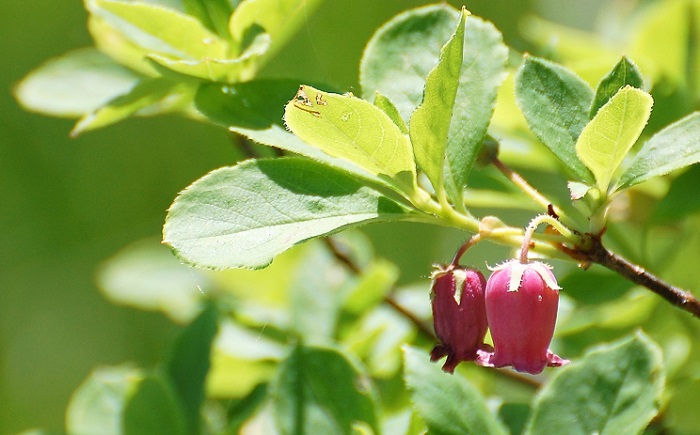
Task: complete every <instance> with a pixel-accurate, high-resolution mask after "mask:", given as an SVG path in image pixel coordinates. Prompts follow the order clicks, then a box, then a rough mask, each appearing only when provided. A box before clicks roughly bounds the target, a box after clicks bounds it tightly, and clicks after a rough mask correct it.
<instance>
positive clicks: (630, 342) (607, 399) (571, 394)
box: [525, 333, 664, 435]
mask: <svg viewBox="0 0 700 435" xmlns="http://www.w3.org/2000/svg"><path fill="white" fill-rule="evenodd" d="M663 387H664V370H663V358H662V355H661V350H660V349H659V348H658V346H657V345H656V344H655V343H654V342H653V341H651V340H650V339H649V338H647V337H646V336H645V335H644V334H642V333H638V334H637V335H635V336H634V337H631V338H628V339H625V340H621V341H618V342H616V343H613V344H610V345H605V346H601V347H599V348H597V349H595V350H593V351H591V352H590V353H588V354H587V355H586V356H585V357H584V358H583V360H581V361H580V362H578V363H574V364H571V365H570V366H568V367H564V368H563V369H560V370H559V371H558V372H557V373H556V374H555V375H554V376H553V377H552V380H551V382H549V383H548V384H546V385H545V386H544V387H543V388H542V390H540V393H539V395H538V396H537V398H536V399H535V403H534V407H533V412H532V415H531V416H530V421H529V424H528V427H527V430H526V432H525V433H526V434H528V435H536V434H553V433H566V434H572V435H576V434H581V435H583V434H591V433H598V434H601V435H606V434H611V435H612V434H619V433H626V434H635V433H640V432H641V431H642V430H643V429H644V428H645V427H646V426H647V424H648V423H649V421H650V420H651V419H652V418H653V417H654V416H655V415H656V413H657V412H658V410H659V402H660V401H661V394H662V393H663Z"/></svg>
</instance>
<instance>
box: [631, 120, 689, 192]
mask: <svg viewBox="0 0 700 435" xmlns="http://www.w3.org/2000/svg"><path fill="white" fill-rule="evenodd" d="M698 131H700V112H695V113H692V114H690V115H688V116H686V117H685V118H683V119H681V120H679V121H676V122H674V123H673V124H671V125H669V126H668V127H666V128H664V129H663V130H661V131H660V132H658V133H656V134H655V135H654V136H652V138H651V139H649V141H648V142H647V143H645V144H644V146H643V147H642V149H641V151H639V153H638V154H637V156H636V157H635V158H634V160H633V161H632V164H631V166H630V167H629V168H627V170H626V171H625V172H624V173H623V174H622V176H621V177H620V183H619V184H620V186H621V187H622V188H626V187H630V186H634V185H635V184H639V183H641V182H643V181H646V180H649V179H651V178H654V177H659V176H661V175H665V174H668V173H670V172H672V171H675V170H676V169H680V168H683V167H686V166H689V165H692V164H694V163H698V162H700V141H699V140H698Z"/></svg>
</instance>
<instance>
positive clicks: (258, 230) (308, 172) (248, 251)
mask: <svg viewBox="0 0 700 435" xmlns="http://www.w3.org/2000/svg"><path fill="white" fill-rule="evenodd" d="M406 213H407V210H406V209H405V208H404V207H402V206H400V205H398V204H397V203H395V202H393V201H392V200H390V199H388V198H386V197H384V196H383V195H381V194H380V193H378V192H377V191H375V190H373V189H372V188H369V187H367V186H363V185H362V184H361V183H360V182H358V181H357V180H356V179H355V178H354V177H351V176H349V175H347V174H345V173H344V172H342V171H340V170H337V169H333V168H330V167H327V166H325V165H322V164H319V163H316V162H314V161H310V160H307V159H303V158H279V159H272V160H258V161H255V160H251V161H247V162H244V163H241V164H239V165H237V166H235V167H227V168H221V169H218V170H216V171H213V172H211V173H210V174H208V175H206V176H205V177H203V178H201V179H199V180H198V181H196V182H195V183H194V184H192V185H191V186H190V187H188V188H187V189H186V190H185V191H184V192H182V193H181V194H180V196H178V197H177V198H176V199H175V202H174V203H173V205H172V206H171V207H170V210H169V211H168V216H167V218H166V222H165V227H164V231H163V233H164V242H165V243H167V244H168V245H170V246H172V247H173V248H174V250H175V252H176V253H177V254H178V256H180V257H181V258H182V259H183V260H184V261H186V262H188V263H190V264H193V265H195V266H200V267H207V268H214V269H224V268H234V267H247V268H260V267H265V266H267V265H268V264H270V262H271V261H272V259H273V258H274V256H275V255H277V254H280V253H281V252H284V251H285V250H287V249H289V248H291V247H292V246H294V245H295V244H297V243H299V242H302V241H304V240H307V239H310V238H313V237H318V236H322V235H326V234H329V233H333V232H337V231H339V230H341V229H344V228H347V227H349V226H353V225H357V224H359V223H368V222H376V221H387V220H395V219H400V218H402V217H405V216H406Z"/></svg>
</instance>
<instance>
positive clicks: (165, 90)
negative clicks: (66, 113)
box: [70, 78, 194, 137]
mask: <svg viewBox="0 0 700 435" xmlns="http://www.w3.org/2000/svg"><path fill="white" fill-rule="evenodd" d="M193 95H194V88H193V87H192V85H191V84H189V83H177V82H174V81H171V80H168V79H165V78H155V79H143V80H141V81H140V82H139V83H138V84H137V85H136V86H134V88H133V89H131V90H130V91H129V92H128V93H126V94H124V95H120V96H118V97H116V98H114V99H112V100H111V101H109V102H108V103H107V104H105V105H103V106H101V107H99V108H98V109H97V110H95V111H93V112H90V113H87V114H85V116H83V117H82V118H81V119H80V120H79V121H78V122H77V123H76V124H75V126H74V127H73V130H71V133H70V134H71V136H72V137H76V136H79V135H80V134H83V133H85V132H87V131H91V130H96V129H98V128H102V127H106V126H108V125H111V124H115V123H117V122H119V121H123V120H124V119H127V118H129V117H131V116H139V115H144V116H145V115H155V114H159V113H167V112H172V111H176V110H182V109H183V108H184V107H186V106H187V105H189V103H190V102H191V101H192V98H193Z"/></svg>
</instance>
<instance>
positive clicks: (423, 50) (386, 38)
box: [360, 4, 458, 123]
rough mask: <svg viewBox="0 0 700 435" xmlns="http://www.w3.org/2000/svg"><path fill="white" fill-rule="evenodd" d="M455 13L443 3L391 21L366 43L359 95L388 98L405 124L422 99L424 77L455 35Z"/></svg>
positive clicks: (369, 97)
mask: <svg viewBox="0 0 700 435" xmlns="http://www.w3.org/2000/svg"><path fill="white" fill-rule="evenodd" d="M457 18H458V12H457V11H456V10H455V9H454V8H452V7H451V6H448V5H446V4H443V5H432V6H425V7H421V8H417V9H412V10H409V11H407V12H404V13H402V14H399V15H397V16H396V17H394V18H392V19H391V20H390V21H388V22H387V23H386V24H384V25H383V26H382V27H380V28H379V30H377V31H376V32H375V34H374V35H373V36H372V39H371V40H370V41H369V43H367V47H366V48H365V51H364V54H363V55H362V61H361V63H360V84H361V85H362V95H363V96H364V97H365V99H367V100H370V99H372V98H373V97H374V94H375V93H376V92H380V93H381V94H382V95H385V96H386V97H388V98H389V99H390V100H391V101H392V102H393V103H394V104H395V105H396V108H397V109H398V111H399V113H400V114H401V117H402V118H403V120H404V121H405V122H406V123H408V120H409V119H410V117H411V114H412V113H413V111H414V110H415V109H416V107H418V105H419V104H420V102H421V100H422V99H423V87H424V85H425V77H426V76H427V75H428V73H429V72H430V70H432V69H433V68H434V67H435V65H437V62H438V58H439V56H440V47H442V45H443V44H444V43H445V41H447V40H448V39H449V37H450V35H451V34H452V33H453V32H454V23H455V20H457Z"/></svg>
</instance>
